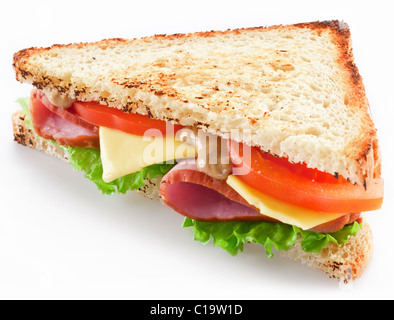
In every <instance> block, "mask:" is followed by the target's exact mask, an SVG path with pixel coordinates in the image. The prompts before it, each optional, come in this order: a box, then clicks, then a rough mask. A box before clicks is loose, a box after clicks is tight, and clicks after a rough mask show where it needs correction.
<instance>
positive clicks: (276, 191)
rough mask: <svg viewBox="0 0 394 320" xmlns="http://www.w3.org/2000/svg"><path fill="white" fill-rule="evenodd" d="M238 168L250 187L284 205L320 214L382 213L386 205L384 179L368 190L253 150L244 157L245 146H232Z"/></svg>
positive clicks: (233, 157) (377, 180) (372, 184)
mask: <svg viewBox="0 0 394 320" xmlns="http://www.w3.org/2000/svg"><path fill="white" fill-rule="evenodd" d="M230 149H231V157H232V160H233V163H234V166H235V167H241V166H243V167H244V169H246V170H245V173H246V174H242V175H238V178H239V179H241V180H242V181H243V182H245V183H246V184H247V185H249V186H250V187H252V188H254V189H256V190H258V191H260V192H262V193H264V194H266V195H269V196H271V197H274V198H276V199H279V200H281V201H284V202H287V203H291V204H294V205H297V206H300V207H304V208H308V209H311V210H314V211H318V212H329V213H356V212H364V211H371V210H376V209H379V208H380V207H381V206H382V202H383V179H373V181H372V182H371V183H370V184H369V185H368V188H367V190H365V188H364V186H359V185H353V184H352V183H350V182H348V181H347V180H346V179H344V178H343V177H341V176H338V177H334V176H333V175H331V174H329V173H325V172H321V171H319V170H316V169H311V168H308V167H307V166H306V165H305V164H292V163H290V162H289V161H288V160H287V159H285V158H277V157H274V156H272V155H270V154H265V153H263V152H262V151H261V150H260V149H259V148H256V147H252V148H251V152H250V155H249V154H248V155H247V154H246V152H245V154H244V152H243V144H239V143H237V142H234V141H232V142H231V143H230Z"/></svg>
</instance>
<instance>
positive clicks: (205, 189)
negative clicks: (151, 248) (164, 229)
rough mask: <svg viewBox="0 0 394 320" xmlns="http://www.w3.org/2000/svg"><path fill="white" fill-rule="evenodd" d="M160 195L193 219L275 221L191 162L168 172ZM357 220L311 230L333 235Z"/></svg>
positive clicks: (353, 216) (351, 216)
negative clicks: (332, 233)
mask: <svg viewBox="0 0 394 320" xmlns="http://www.w3.org/2000/svg"><path fill="white" fill-rule="evenodd" d="M160 193H161V197H162V200H163V202H164V203H165V204H167V205H168V206H169V207H171V208H173V209H174V210H175V211H177V212H178V213H180V214H182V215H184V216H186V217H189V218H192V219H194V220H199V221H234V220H239V221H269V222H278V221H276V220H274V219H272V218H270V217H267V216H264V215H262V214H261V213H260V212H259V211H258V210H257V209H256V208H255V207H253V206H251V205H250V204H248V203H247V202H246V201H245V200H244V199H243V198H242V197H241V196H240V195H239V194H238V193H237V192H236V191H235V190H234V189H232V188H231V187H230V186H229V185H228V184H227V183H226V182H225V181H224V180H218V179H214V178H212V177H210V176H208V175H207V174H205V173H203V172H200V171H198V169H197V166H196V164H195V160H194V159H193V160H186V161H182V162H180V163H179V164H177V165H176V166H175V167H174V168H173V169H172V170H171V171H170V172H168V173H167V174H166V175H165V176H164V177H163V179H162V181H161V185H160ZM356 220H358V221H360V220H361V215H360V214H359V213H351V214H346V215H343V216H342V217H340V218H338V219H336V220H334V221H330V222H327V223H325V224H323V225H320V226H316V227H314V228H313V229H311V231H316V232H322V233H329V232H335V231H338V230H341V229H342V228H343V227H344V226H345V225H346V224H349V223H352V222H354V221H356Z"/></svg>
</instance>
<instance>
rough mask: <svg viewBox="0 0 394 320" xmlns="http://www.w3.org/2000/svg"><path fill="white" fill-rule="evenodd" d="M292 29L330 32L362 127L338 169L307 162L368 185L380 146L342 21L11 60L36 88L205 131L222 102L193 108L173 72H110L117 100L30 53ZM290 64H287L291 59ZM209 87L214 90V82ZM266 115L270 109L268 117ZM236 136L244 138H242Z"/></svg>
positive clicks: (20, 55)
mask: <svg viewBox="0 0 394 320" xmlns="http://www.w3.org/2000/svg"><path fill="white" fill-rule="evenodd" d="M295 29H310V30H314V31H315V32H316V33H317V34H321V33H323V32H326V31H328V32H329V33H330V35H331V38H332V42H333V43H335V44H336V47H337V50H338V55H337V63H338V65H340V69H341V70H343V71H344V77H345V80H344V85H345V86H346V92H347V95H346V97H345V101H344V103H345V104H346V105H347V107H348V108H349V110H351V112H352V113H355V114H357V115H358V117H359V119H360V120H359V121H360V123H361V125H362V130H361V133H360V134H359V135H358V136H357V137H356V138H354V139H353V140H352V142H351V143H350V145H348V146H347V148H346V150H345V151H344V153H345V155H344V159H348V162H349V163H348V164H347V166H343V167H342V168H340V169H338V170H335V168H330V169H326V168H324V165H320V167H319V165H316V164H310V166H311V167H314V168H317V169H319V170H322V171H327V172H329V173H331V174H333V175H336V174H338V173H339V174H341V175H343V176H344V177H345V178H347V179H349V180H350V181H352V182H353V183H357V184H362V185H364V186H365V187H367V185H368V184H369V182H370V181H371V179H373V178H376V177H379V176H380V172H381V168H380V166H381V161H380V150H379V146H378V139H377V134H376V129H375V127H374V124H373V122H372V119H371V115H370V111H369V103H368V100H367V97H366V93H365V88H364V85H363V82H362V77H361V75H360V74H359V70H358V68H357V67H356V65H355V63H354V57H353V51H352V48H351V39H350V30H349V26H348V25H347V24H346V23H343V22H341V21H336V20H334V21H322V22H320V21H316V22H309V23H300V24H295V25H288V26H283V25H276V26H271V27H254V28H243V29H234V30H230V29H229V30H226V31H208V32H196V33H190V34H173V35H154V36H152V37H145V38H141V39H131V40H128V39H107V40H102V41H99V42H95V43H77V44H69V45H53V46H51V47H49V48H29V49H24V50H21V51H19V52H17V53H15V55H14V58H13V66H14V69H15V72H16V78H17V80H19V81H21V82H29V83H32V84H33V85H34V86H35V87H37V88H40V89H44V88H51V89H52V90H57V91H58V92H59V93H61V94H65V95H67V94H70V92H72V94H71V95H72V96H73V98H75V99H77V100H81V101H86V100H90V99H91V98H92V97H94V98H95V100H96V101H99V102H101V103H104V104H107V105H108V106H110V107H117V108H121V109H122V110H123V111H124V112H135V113H140V114H146V115H148V116H150V117H152V118H158V119H161V120H166V121H170V122H173V123H178V124H182V125H194V126H197V127H200V128H203V129H204V130H206V131H210V132H213V133H216V134H219V135H224V134H225V133H226V132H227V131H228V129H229V128H224V127H223V125H222V126H220V125H217V126H216V123H217V121H213V122H211V123H209V122H208V121H205V120H204V118H206V117H207V114H213V113H218V117H220V115H221V113H222V112H223V110H225V109H226V107H223V109H220V111H217V110H218V106H215V108H216V109H215V108H214V107H212V106H209V100H207V101H208V103H206V104H197V105H196V104H194V105H195V106H197V107H198V110H197V109H195V107H193V108H194V109H193V108H192V109H190V108H191V107H190V101H189V100H188V99H185V98H184V97H183V96H181V95H179V93H178V92H177V90H176V89H174V88H172V87H166V86H163V85H162V83H164V82H168V81H169V82H171V81H173V80H174V79H172V78H171V75H170V74H158V75H157V79H156V78H155V80H154V81H155V82H149V81H147V79H145V78H139V77H135V78H124V79H122V78H117V77H116V76H115V75H114V77H113V78H112V79H111V82H112V84H115V85H116V86H118V87H121V88H122V90H123V92H124V94H125V95H129V97H128V99H126V100H127V101H126V100H121V97H117V96H114V95H108V91H107V90H103V92H94V93H88V92H87V90H89V89H87V88H85V87H84V86H83V85H81V86H79V87H78V86H75V85H73V84H71V83H69V82H67V80H65V79H61V78H56V77H53V76H50V75H48V74H45V73H40V71H39V70H37V69H36V68H35V67H34V65H33V64H31V60H32V58H33V57H35V56H38V55H42V54H48V55H49V56H51V54H53V55H56V54H57V53H56V50H58V49H59V50H60V49H64V48H68V49H83V48H87V47H97V48H100V49H102V50H106V49H107V48H109V47H112V46H117V45H119V44H125V45H127V46H133V45H138V44H139V43H141V42H148V43H151V42H152V43H155V42H166V43H167V42H168V43H169V44H170V43H171V42H172V41H186V40H191V39H199V38H215V37H218V36H232V35H241V34H248V33H250V32H253V31H259V32H260V31H261V32H266V31H272V30H295ZM289 68H291V66H290V65H289ZM212 89H213V90H216V89H215V88H214V87H213V88H212ZM137 91H141V92H146V93H147V99H148V100H152V101H153V100H155V101H158V102H161V101H163V100H166V101H167V100H168V101H171V103H172V104H176V105H177V106H179V109H182V108H183V107H185V110H188V111H187V112H189V114H190V112H192V111H191V110H195V111H196V112H193V121H194V122H193V123H190V122H188V123H186V119H187V117H186V116H185V117H181V116H179V115H178V116H174V110H172V109H171V105H168V104H166V105H165V106H164V105H163V106H160V107H158V108H156V109H153V108H152V105H150V104H148V103H146V101H144V100H143V99H141V98H135V95H136V92H137ZM153 98H154V99H153ZM200 98H201V102H203V101H205V100H204V99H205V98H204V97H196V99H200ZM187 108H189V109H187ZM230 111H231V110H229V112H230ZM197 113H204V116H203V117H201V118H199V117H198V116H196V114H197ZM219 113H220V114H219ZM264 116H265V113H264ZM262 117H263V116H261V115H259V116H258V118H255V117H253V116H250V117H248V120H249V121H250V123H249V125H250V127H252V126H253V124H255V123H256V122H257V121H259V120H260V119H261V118H262ZM268 117H269V114H268V115H267V117H266V118H268ZM263 123H264V122H263ZM262 125H264V124H262ZM244 127H248V125H245V126H244ZM256 135H257V134H256ZM264 139H265V138H264V137H260V138H259V139H257V138H256V140H253V137H252V141H251V142H249V143H250V144H252V145H257V146H259V147H261V148H262V149H263V151H265V152H272V153H275V152H274V151H272V150H270V148H269V146H268V145H267V146H262V144H261V143H260V142H261V141H263V140H264ZM240 140H241V141H242V142H245V141H243V139H242V138H241V139H240ZM277 153H278V155H279V156H289V159H290V160H291V161H292V162H306V163H307V164H308V165H309V163H308V161H305V159H297V157H296V156H294V157H293V158H291V155H289V154H287V155H286V154H283V153H282V154H279V153H280V151H278V152H277ZM338 162H340V161H338Z"/></svg>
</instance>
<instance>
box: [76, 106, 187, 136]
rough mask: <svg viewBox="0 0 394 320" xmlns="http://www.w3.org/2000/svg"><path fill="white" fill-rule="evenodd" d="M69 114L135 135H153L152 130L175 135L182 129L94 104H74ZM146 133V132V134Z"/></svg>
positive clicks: (160, 121)
mask: <svg viewBox="0 0 394 320" xmlns="http://www.w3.org/2000/svg"><path fill="white" fill-rule="evenodd" d="M68 111H70V112H71V113H73V114H75V115H77V116H78V117H80V118H81V119H83V120H85V121H86V122H89V123H91V124H94V125H96V126H101V127H107V128H112V129H117V130H120V131H123V132H126V133H130V134H135V135H140V136H143V135H148V136H151V135H155V133H154V131H155V130H153V131H152V132H149V131H148V130H151V129H156V130H159V131H160V133H161V134H162V135H166V134H169V133H176V132H177V131H179V130H180V129H182V128H183V126H181V125H172V124H170V123H168V122H166V121H162V120H156V119H150V118H149V117H148V116H146V115H140V114H135V113H125V112H123V111H121V110H119V109H115V108H110V107H107V106H104V105H100V104H98V103H96V102H80V101H77V102H74V103H73V105H72V106H71V107H70V108H69V109H68ZM147 131H148V132H147Z"/></svg>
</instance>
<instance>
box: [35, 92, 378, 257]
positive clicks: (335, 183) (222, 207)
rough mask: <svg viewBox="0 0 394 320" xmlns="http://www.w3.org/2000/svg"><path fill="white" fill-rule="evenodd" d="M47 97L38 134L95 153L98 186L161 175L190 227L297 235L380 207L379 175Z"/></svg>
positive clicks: (165, 191) (335, 227)
mask: <svg viewBox="0 0 394 320" xmlns="http://www.w3.org/2000/svg"><path fill="white" fill-rule="evenodd" d="M51 101H52V102H55V101H56V99H52V98H51V99H48V98H47V97H46V95H45V94H44V93H43V92H42V91H40V90H33V91H32V93H31V97H30V103H29V113H30V116H31V122H32V125H33V128H34V131H35V132H36V134H37V135H39V136H41V137H42V138H44V139H48V140H52V141H54V142H55V143H57V144H59V145H61V146H64V147H65V148H69V149H68V150H71V151H70V153H74V154H75V150H89V152H90V153H91V154H92V155H93V154H94V155H95V156H96V157H97V155H98V156H99V161H100V165H101V168H102V172H101V178H102V180H100V179H99V180H100V185H101V184H102V185H106V184H107V185H110V184H111V183H114V182H115V183H116V181H119V179H123V178H124V177H130V176H131V175H138V173H140V172H145V174H143V175H142V176H139V184H137V185H138V187H141V184H143V180H144V179H145V178H147V177H148V176H149V177H151V178H152V176H154V175H156V176H157V175H161V176H163V177H162V179H161V184H160V196H161V198H162V201H163V202H164V203H165V204H166V205H168V206H170V207H171V208H173V209H174V210H175V211H177V212H178V213H180V214H182V215H184V216H185V217H187V218H186V221H185V226H194V228H195V230H197V229H198V228H200V229H203V226H204V223H206V225H205V226H209V225H211V224H212V223H213V224H214V223H220V224H222V223H235V222H236V223H252V224H253V226H255V225H254V224H256V223H271V224H272V225H285V226H292V227H293V229H292V230H293V231H292V232H295V234H296V236H297V234H300V233H301V232H304V236H305V232H314V233H319V234H320V233H326V234H328V233H336V232H340V231H341V230H345V229H347V230H352V232H357V231H356V229H357V228H354V226H355V225H359V223H361V222H362V217H361V212H363V211H370V210H375V209H378V208H380V206H381V204H382V199H383V182H382V180H381V179H374V180H373V181H372V183H371V186H370V187H369V188H368V189H367V190H365V188H364V187H363V186H356V185H353V184H352V183H350V182H349V181H346V180H345V179H343V178H342V177H340V176H332V175H329V174H327V173H324V172H320V171H317V170H315V169H310V168H307V166H306V165H304V164H292V163H289V162H288V161H287V160H286V159H284V158H276V157H275V156H272V155H269V154H265V153H264V152H262V151H261V150H260V149H258V148H257V147H252V148H251V147H249V146H248V145H247V144H243V143H239V142H235V141H234V140H232V139H231V138H229V139H226V138H224V137H219V136H216V135H211V134H207V133H205V132H202V133H201V134H200V132H201V130H197V128H194V127H192V128H185V127H182V126H179V125H175V126H174V125H170V124H169V123H166V122H165V121H161V120H155V119H150V118H149V117H148V116H142V115H136V114H127V113H123V112H122V111H120V110H115V109H113V108H108V107H106V106H102V105H99V104H97V103H94V102H90V103H89V102H88V103H85V102H74V101H71V102H70V103H69V104H68V105H67V106H66V108H65V107H64V105H62V106H59V105H58V106H55V105H54V104H53V103H52V102H51ZM211 141H216V142H215V143H211ZM73 148H76V149H75V150H73ZM246 150H248V151H246ZM212 159H214V161H212ZM149 168H150V169H152V168H156V169H157V168H160V169H159V170H155V169H152V172H156V174H152V175H151V174H149V173H148V172H149V171H150V169H149ZM96 184H97V183H96ZM137 185H134V187H135V186H137ZM99 188H100V186H99ZM122 190H123V189H122ZM250 226H252V225H250ZM350 226H353V229H350ZM352 232H350V233H348V235H351V233H352ZM293 236H294V235H293ZM197 238H198V237H197ZM293 238H294V237H293ZM321 239H323V238H321ZM325 239H326V238H325ZM330 239H331V240H330V241H334V242H335V241H337V240H332V239H335V237H334V238H333V237H331V238H330ZM294 241H295V240H294ZM324 241H328V240H324ZM255 242H256V241H255ZM257 242H258V241H257ZM341 242H343V241H339V242H338V241H337V243H341ZM271 247H272V245H271ZM275 247H277V246H276V245H275ZM240 249H241V250H242V248H240ZM266 249H267V247H266ZM277 249H278V247H277ZM228 251H229V250H228ZM268 251H270V250H268Z"/></svg>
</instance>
